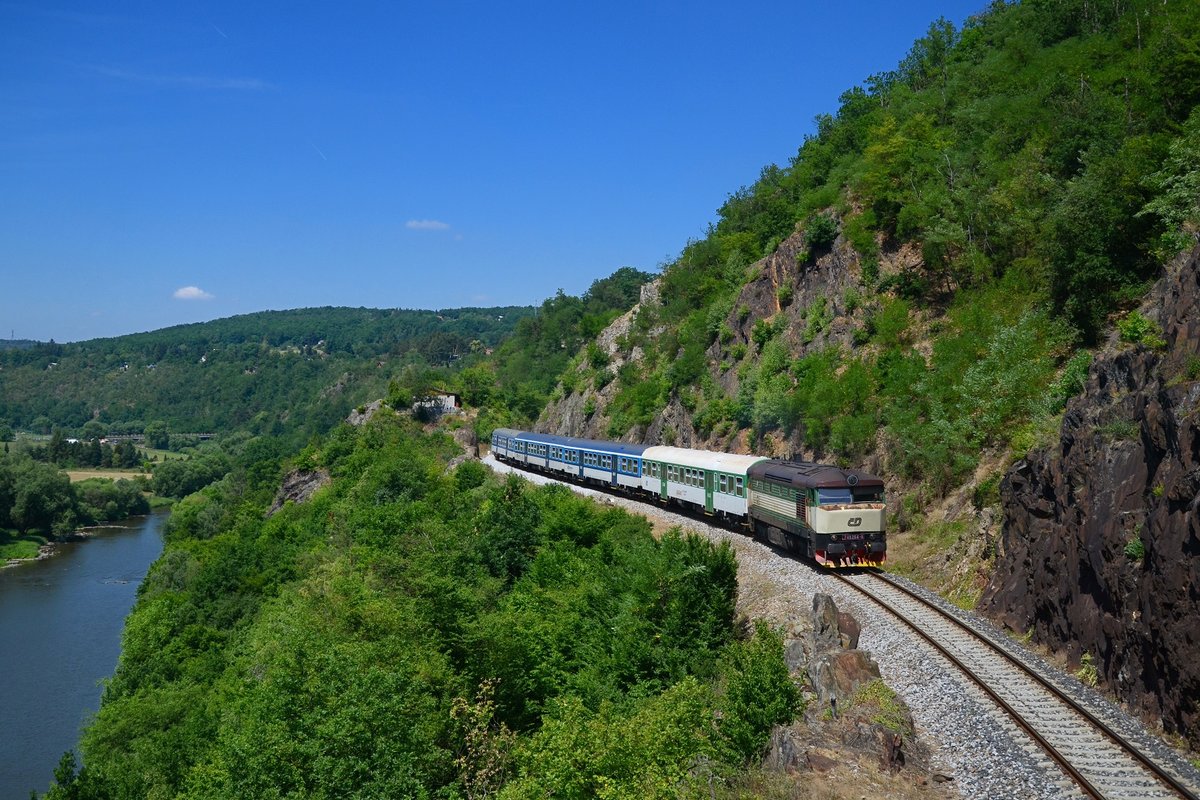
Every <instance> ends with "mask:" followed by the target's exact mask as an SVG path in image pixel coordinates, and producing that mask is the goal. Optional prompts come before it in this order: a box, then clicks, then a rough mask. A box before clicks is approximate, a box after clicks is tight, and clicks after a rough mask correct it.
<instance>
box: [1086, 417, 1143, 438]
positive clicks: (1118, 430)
mask: <svg viewBox="0 0 1200 800" xmlns="http://www.w3.org/2000/svg"><path fill="white" fill-rule="evenodd" d="M1139 430H1140V428H1139V427H1138V424H1137V423H1136V422H1134V421H1132V420H1128V419H1112V420H1109V421H1108V422H1105V423H1103V424H1102V425H1097V426H1096V433H1098V434H1099V435H1100V437H1101V438H1102V439H1104V440H1105V441H1107V442H1125V441H1129V440H1130V439H1133V438H1136V437H1137V435H1138V432H1139Z"/></svg>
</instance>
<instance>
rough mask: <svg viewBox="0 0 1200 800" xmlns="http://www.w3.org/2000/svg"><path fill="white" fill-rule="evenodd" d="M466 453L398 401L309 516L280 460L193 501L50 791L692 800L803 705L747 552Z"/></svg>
mask: <svg viewBox="0 0 1200 800" xmlns="http://www.w3.org/2000/svg"><path fill="white" fill-rule="evenodd" d="M455 450H456V448H455V447H454V445H453V442H451V441H450V439H449V438H448V437H446V436H445V435H444V434H425V433H422V432H421V430H420V428H419V427H418V426H416V425H415V424H414V423H413V422H411V421H410V420H408V419H407V418H402V417H398V416H395V415H390V414H387V413H386V412H384V413H381V414H379V415H377V416H376V417H375V418H374V419H373V420H372V421H371V422H370V423H368V424H367V425H365V426H364V427H362V428H361V429H354V428H351V427H349V426H343V427H341V428H339V429H337V430H336V431H334V432H333V434H332V435H331V436H330V437H329V439H328V441H326V442H325V443H324V444H323V445H322V446H320V447H315V448H310V449H308V450H307V451H305V452H304V453H303V454H302V455H301V456H300V457H299V459H298V466H299V467H300V468H302V469H318V468H321V469H326V470H328V471H329V472H330V473H331V474H332V476H333V482H332V484H331V485H330V486H329V487H327V488H326V489H324V490H322V491H321V492H319V493H318V494H317V495H316V496H314V497H313V499H312V500H311V501H309V502H308V503H306V504H304V505H299V506H296V505H291V504H289V505H287V506H285V507H284V509H283V510H282V511H280V512H279V513H278V514H276V515H274V516H271V517H270V518H268V519H265V520H264V518H263V512H264V509H265V508H266V507H267V504H268V503H269V502H270V499H271V496H272V493H273V491H274V487H275V486H276V485H277V483H278V479H277V477H276V475H277V473H278V468H279V461H278V460H277V459H267V460H266V461H265V462H262V463H259V464H257V465H253V466H249V467H247V468H245V469H243V470H235V471H234V472H232V473H231V474H230V475H229V476H228V477H226V478H225V479H223V480H222V481H220V482H219V483H216V484H213V485H212V486H209V487H208V488H206V489H204V490H202V491H201V492H200V493H198V494H196V495H193V496H192V497H190V498H188V499H187V500H186V501H184V503H183V504H181V505H180V506H179V507H178V508H177V509H176V511H175V513H174V514H173V515H172V518H171V521H170V522H169V525H168V529H167V546H166V551H165V552H164V554H163V556H162V558H161V559H160V560H159V561H158V562H157V563H156V564H155V566H154V567H153V568H152V570H151V572H150V575H149V576H148V577H147V579H146V581H145V582H144V583H143V585H142V587H141V589H140V593H139V600H138V604H137V607H136V609H135V610H134V612H133V614H132V616H131V617H130V619H129V621H128V623H127V625H126V632H125V641H124V647H123V651H122V656H121V661H120V665H119V667H118V670H117V673H116V675H115V676H114V678H113V679H112V681H111V682H110V683H109V684H108V685H107V687H106V689H105V694H104V700H103V705H102V707H101V710H100V712H99V714H98V716H97V717H96V719H95V721H94V722H93V723H92V724H91V726H90V727H89V728H88V730H87V732H86V734H85V737H84V743H83V751H84V755H85V764H86V767H85V768H84V769H83V770H82V772H81V773H80V774H79V775H73V774H72V770H71V769H70V764H69V763H67V764H65V765H64V768H63V769H62V770H60V775H59V778H58V781H59V784H60V785H59V786H57V787H55V788H54V789H53V790H52V791H51V793H50V795H49V796H50V797H80V798H101V797H104V798H124V797H129V798H133V797H137V798H142V797H148V796H177V797H235V796H236V797H244V796H300V795H303V796H309V797H368V796H370V797H463V796H471V797H478V796H483V795H484V794H487V793H493V792H496V791H500V794H501V796H504V797H526V796H534V795H541V794H543V793H544V790H546V789H547V788H550V787H553V788H554V789H555V792H556V794H560V795H562V796H567V797H585V796H592V795H594V794H596V793H597V792H599V791H601V790H603V791H604V792H606V793H609V794H610V795H612V796H628V797H651V796H660V797H662V796H675V794H676V793H677V792H678V791H680V790H682V789H683V788H685V787H686V785H688V782H689V781H691V780H699V778H698V777H697V775H698V773H697V772H696V770H697V769H700V765H707V766H704V767H703V768H702V770H701V771H703V772H704V773H705V775H704V778H705V779H707V777H708V776H710V775H711V776H715V777H716V778H718V779H719V778H720V777H721V776H723V775H727V774H732V773H734V772H736V771H737V770H738V769H739V768H740V765H741V764H742V762H743V760H744V759H746V758H748V757H751V756H754V755H756V754H757V752H758V751H759V749H760V748H761V747H762V746H763V744H764V743H765V741H766V736H767V733H768V732H769V729H770V727H771V725H772V724H774V723H776V722H779V721H782V720H786V719H790V718H791V716H792V715H793V714H795V713H796V711H797V708H798V704H799V700H798V697H797V694H796V690H795V689H794V687H793V686H792V684H791V681H790V679H789V678H788V676H787V670H786V667H785V666H784V664H783V660H782V644H781V641H780V640H779V638H778V637H777V636H775V635H774V634H772V633H771V632H770V631H765V630H763V631H759V632H758V633H757V635H756V636H755V637H753V638H752V639H749V640H747V641H737V640H736V639H735V636H734V626H733V603H734V597H735V592H736V586H735V571H736V567H735V563H734V559H733V555H732V551H731V550H730V549H729V548H728V546H720V547H716V546H713V545H710V544H708V543H707V542H705V541H703V540H700V539H697V538H694V537H687V538H684V537H681V536H679V535H677V534H669V535H667V536H666V537H665V538H663V539H662V540H661V541H655V540H654V539H653V538H652V537H651V536H650V532H649V525H648V523H647V522H646V521H645V520H644V519H641V518H637V517H633V516H630V515H628V514H626V513H625V512H623V511H620V510H615V509H612V508H604V507H601V506H598V505H596V504H593V503H592V502H590V501H585V500H583V499H581V498H578V497H576V496H575V495H573V494H572V493H571V492H569V491H567V490H565V489H563V488H562V487H551V488H543V489H533V488H530V487H528V486H527V485H526V484H525V483H524V482H523V481H521V480H518V479H515V478H511V479H508V480H503V479H500V478H496V477H493V476H492V475H491V473H490V472H489V471H488V470H487V469H486V468H485V467H483V466H482V465H480V464H479V463H478V462H468V463H465V464H463V465H461V466H459V467H458V468H457V469H456V470H454V471H453V472H449V473H447V472H445V463H446V460H447V459H448V458H449V457H450V456H451V455H453V454H454V452H455Z"/></svg>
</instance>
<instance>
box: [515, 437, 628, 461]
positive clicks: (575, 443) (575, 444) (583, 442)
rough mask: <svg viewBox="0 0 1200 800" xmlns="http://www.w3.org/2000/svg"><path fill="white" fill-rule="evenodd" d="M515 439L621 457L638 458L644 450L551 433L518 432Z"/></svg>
mask: <svg viewBox="0 0 1200 800" xmlns="http://www.w3.org/2000/svg"><path fill="white" fill-rule="evenodd" d="M517 438H518V439H521V440H522V441H526V442H536V443H537V444H552V445H555V446H557V447H570V448H574V449H576V450H594V451H596V452H601V453H617V454H619V455H623V456H640V455H641V454H642V451H644V450H645V449H646V447H647V446H646V445H644V444H630V443H629V442H605V441H601V440H598V439H577V438H575V437H573V436H558V435H556V434H553V433H531V432H529V431H518V432H517Z"/></svg>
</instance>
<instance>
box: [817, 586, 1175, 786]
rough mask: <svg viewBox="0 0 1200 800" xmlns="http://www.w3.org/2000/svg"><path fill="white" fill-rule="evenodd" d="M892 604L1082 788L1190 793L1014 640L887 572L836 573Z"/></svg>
mask: <svg viewBox="0 0 1200 800" xmlns="http://www.w3.org/2000/svg"><path fill="white" fill-rule="evenodd" d="M835 574H836V575H837V577H838V578H840V579H841V580H842V581H843V582H845V583H847V584H849V585H850V586H852V587H854V589H855V590H857V591H858V592H861V593H862V594H864V595H866V596H867V597H869V598H870V599H871V600H873V601H874V602H876V603H877V604H879V605H881V606H883V607H884V608H886V609H887V610H888V611H889V612H891V613H892V614H893V615H895V616H896V617H897V618H898V619H900V620H901V621H902V622H903V623H904V624H906V625H908V626H909V627H910V628H912V629H913V630H914V631H915V632H916V633H917V634H918V635H919V636H920V637H921V638H923V639H925V640H926V641H927V642H929V643H930V644H931V645H932V646H933V647H934V648H935V649H936V650H938V651H939V652H940V653H941V654H942V655H943V656H945V657H946V658H947V659H948V660H949V661H950V662H951V663H953V664H954V665H955V666H957V667H958V668H959V669H961V670H962V671H963V673H965V674H966V676H967V677H968V678H969V679H970V680H971V681H972V682H974V683H975V684H976V685H977V686H978V687H979V688H980V689H981V690H982V691H983V692H984V694H986V695H988V696H989V697H990V698H991V699H992V701H993V702H995V703H996V704H997V705H998V706H1000V708H1002V709H1003V710H1004V711H1005V713H1006V714H1008V716H1009V717H1010V718H1011V720H1012V722H1013V723H1014V724H1015V725H1016V726H1017V727H1018V728H1020V729H1021V730H1022V731H1024V732H1025V734H1026V735H1027V736H1029V737H1030V738H1031V739H1032V740H1033V741H1035V742H1036V743H1037V744H1038V746H1039V747H1040V748H1041V749H1042V750H1043V751H1044V752H1045V753H1046V755H1047V756H1048V757H1049V758H1050V759H1051V760H1052V761H1053V762H1055V764H1057V765H1058V767H1059V768H1060V769H1061V770H1062V771H1063V772H1064V773H1065V774H1066V775H1067V776H1069V778H1070V780H1071V781H1072V782H1073V783H1074V784H1075V785H1076V786H1077V787H1078V788H1079V790H1080V791H1081V792H1082V794H1083V795H1084V796H1087V797H1094V798H1098V799H1099V798H1105V799H1106V800H1107V799H1108V798H1122V800H1126V799H1128V800H1141V798H1164V797H1167V798H1187V799H1188V800H1197V798H1198V795H1197V793H1196V790H1195V789H1194V788H1193V787H1191V786H1188V785H1187V784H1186V783H1185V782H1184V780H1183V779H1182V778H1181V777H1180V776H1177V775H1175V774H1173V772H1172V771H1171V770H1170V769H1169V768H1167V767H1164V766H1162V765H1160V764H1159V763H1158V762H1156V761H1155V760H1154V759H1153V758H1151V757H1150V756H1149V755H1147V754H1146V753H1144V752H1143V751H1142V749H1141V748H1140V747H1139V746H1138V745H1137V744H1136V743H1134V742H1131V741H1129V740H1128V739H1127V738H1126V737H1124V736H1122V735H1121V734H1119V733H1118V732H1117V731H1115V730H1114V729H1113V728H1112V726H1110V725H1109V724H1107V723H1106V722H1104V721H1103V720H1102V719H1100V718H1099V717H1098V716H1097V715H1096V714H1095V713H1093V712H1092V711H1089V710H1088V709H1087V708H1085V707H1084V706H1083V705H1081V704H1080V703H1079V702H1077V701H1076V700H1075V699H1073V698H1072V697H1070V696H1069V694H1067V692H1066V691H1064V690H1063V689H1061V688H1059V687H1058V686H1056V685H1054V684H1053V683H1052V682H1050V681H1048V680H1046V679H1045V678H1044V677H1042V676H1041V675H1040V674H1039V673H1038V671H1037V670H1036V669H1034V668H1033V667H1031V666H1028V665H1026V664H1025V663H1024V662H1023V661H1022V659H1021V658H1019V657H1018V656H1017V655H1016V654H1014V653H1012V652H1010V651H1009V647H1007V646H1005V645H1004V644H1001V643H997V642H995V641H994V640H993V639H992V637H991V636H990V635H988V634H985V633H982V632H978V631H976V630H975V629H974V628H973V627H972V626H971V625H970V624H969V623H967V622H965V621H963V620H961V619H959V618H958V617H957V616H955V615H953V614H951V613H950V612H948V611H946V610H945V609H943V608H941V607H940V606H938V605H937V604H935V603H933V602H930V601H929V600H927V599H925V598H924V597H921V596H920V595H919V594H916V593H914V592H912V591H911V590H909V589H908V588H906V587H905V586H903V585H902V584H900V583H898V582H897V581H895V580H893V579H892V578H890V577H888V576H887V575H885V574H883V573H874V572H860V573H851V574H843V573H835Z"/></svg>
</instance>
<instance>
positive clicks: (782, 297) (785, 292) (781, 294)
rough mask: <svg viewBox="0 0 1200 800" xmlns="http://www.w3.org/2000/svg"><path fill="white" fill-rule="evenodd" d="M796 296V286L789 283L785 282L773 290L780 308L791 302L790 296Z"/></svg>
mask: <svg viewBox="0 0 1200 800" xmlns="http://www.w3.org/2000/svg"><path fill="white" fill-rule="evenodd" d="M795 296H796V287H794V286H792V284H790V283H785V284H783V285H782V286H780V287H779V288H778V289H777V290H776V291H775V297H776V299H778V300H779V306H780V308H787V307H788V306H790V305H791V304H792V298H794V297H795Z"/></svg>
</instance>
